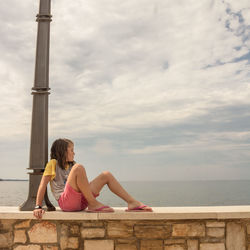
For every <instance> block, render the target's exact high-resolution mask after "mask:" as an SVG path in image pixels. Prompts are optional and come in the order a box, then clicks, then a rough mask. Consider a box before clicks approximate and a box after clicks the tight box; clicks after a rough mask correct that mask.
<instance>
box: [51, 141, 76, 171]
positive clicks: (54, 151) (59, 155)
mask: <svg viewBox="0 0 250 250" xmlns="http://www.w3.org/2000/svg"><path fill="white" fill-rule="evenodd" d="M69 144H74V143H73V142H72V141H71V140H69V139H57V140H55V141H54V142H53V144H52V146H51V150H50V159H55V160H57V162H58V165H59V167H60V168H62V169H65V168H66V166H67V161H66V156H67V149H68V146H69Z"/></svg>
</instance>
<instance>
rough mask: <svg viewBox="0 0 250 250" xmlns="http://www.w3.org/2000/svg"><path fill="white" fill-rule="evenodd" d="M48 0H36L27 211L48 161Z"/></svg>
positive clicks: (31, 207)
mask: <svg viewBox="0 0 250 250" xmlns="http://www.w3.org/2000/svg"><path fill="white" fill-rule="evenodd" d="M50 6H51V0H40V7H39V14H38V15H37V19H36V21H37V22H38V31H37V45H36V66H35V80H34V87H33V88H32V95H33V107H32V125H31V142H30V162H29V168H28V169H30V170H33V172H30V173H29V194H28V199H27V201H26V202H24V203H23V204H22V205H21V206H20V207H19V209H20V210H22V211H31V210H33V209H34V207H35V205H36V204H35V203H36V195H37V190H38V187H39V184H40V180H41V177H42V173H43V170H44V167H45V165H46V163H47V161H48V96H49V90H50V88H49V43H50V22H51V20H52V19H51V17H52V16H51V14H50ZM44 200H45V204H46V206H47V208H48V210H50V211H53V210H55V207H54V206H53V205H52V204H51V202H50V201H49V199H48V195H47V190H46V194H45V197H44Z"/></svg>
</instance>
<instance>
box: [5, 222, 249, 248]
mask: <svg viewBox="0 0 250 250" xmlns="http://www.w3.org/2000/svg"><path fill="white" fill-rule="evenodd" d="M0 249H15V250H28V249H30V250H60V249H84V250H146V249H147V250H149V249H150V250H250V220H249V219H226V220H213V219H212V220H211V219H195V220H83V221H79V220H72V221H70V220H63V218H62V220H40V221H39V220H33V219H26V220H22V219H13V220H11V219H1V220H0Z"/></svg>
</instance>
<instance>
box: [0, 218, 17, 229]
mask: <svg viewBox="0 0 250 250" xmlns="http://www.w3.org/2000/svg"><path fill="white" fill-rule="evenodd" d="M15 222H16V220H1V223H0V230H6V231H12V227H13V224H14V223H15Z"/></svg>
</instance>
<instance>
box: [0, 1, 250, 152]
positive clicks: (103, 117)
mask: <svg viewBox="0 0 250 250" xmlns="http://www.w3.org/2000/svg"><path fill="white" fill-rule="evenodd" d="M10 2H11V5H12V6H16V7H15V8H8V6H9V4H10V3H9V2H8V4H7V2H6V1H2V2H1V3H0V12H1V13H0V14H1V15H0V20H1V22H0V32H1V34H2V35H1V38H0V39H1V42H0V52H1V58H0V79H1V86H0V91H1V93H2V97H1V99H0V112H1V117H2V122H1V124H0V130H1V134H0V138H1V139H2V140H6V139H8V138H10V137H13V136H17V137H19V138H27V137H28V136H29V134H30V116H31V102H32V96H31V95H30V89H31V87H32V85H33V75H34V57H35V39H36V23H35V15H36V13H37V12H38V4H37V3H34V2H33V1H31V0H30V1H25V2H23V1H22V2H20V1H18V0H10ZM249 9H250V3H249V1H245V0H240V1H210V0H204V1H195V0H188V1H186V0H185V1H184V0H178V1H172V2H170V1H164V0H153V1H152V0H139V1H132V0H131V1H130V0H129V1H125V2H124V1H117V0H104V1H97V0H92V1H89V0H86V1H78V0H76V1H71V2H69V1H66V0H60V1H58V0H57V1H52V15H53V21H52V23H51V62H50V87H51V95H50V97H49V98H50V112H49V117H50V118H49V131H50V132H49V133H50V136H51V137H54V138H55V137H57V136H60V137H75V138H77V137H81V138H83V137H85V138H87V137H93V138H99V137H100V135H105V134H109V135H110V134H113V135H115V134H119V133H121V132H122V133H125V132H126V131H127V130H138V131H140V130H141V129H146V128H151V129H155V130H157V128H158V127H171V126H173V125H181V124H185V122H186V121H189V120H192V119H193V120H195V119H198V120H199V119H202V117H205V116H206V115H209V114H210V113H211V112H213V110H215V109H216V108H226V107H233V106H239V105H250V101H249V100H250V96H249V93H250V91H249V86H250V85H249V80H250V79H249V78H250V74H249V64H248V62H249V57H247V56H246V55H247V54H248V53H249V49H250V46H249V41H250V35H249V34H250V31H249V24H250V20H249ZM19 13H25V14H23V15H22V18H20V15H19ZM242 19H243V20H242ZM243 56H245V60H243V58H242V57H243ZM213 119H218V117H214V118H213ZM223 119H228V120H230V119H231V120H234V119H236V118H235V117H230V116H228V117H223ZM218 120H220V119H218ZM219 122H223V121H222V119H221V120H220V121H219ZM191 130H192V128H191ZM195 133H196V132H195ZM197 133H198V132H197ZM241 133H246V131H241ZM220 134H221V132H218V133H217V134H216V135H215V137H214V141H211V142H210V143H208V144H206V143H204V142H203V141H202V137H201V136H200V137H199V139H197V140H198V141H197V144H195V145H196V147H197V148H198V147H199V145H201V144H202V145H203V147H204V148H205V147H212V145H213V143H215V142H216V141H217V140H220ZM199 140H200V141H199ZM200 143H201V144H200ZM234 143H235V145H236V146H235V147H237V145H238V143H239V144H240V142H238V141H237V138H236V137H235V138H234V139H232V142H231V144H230V145H232V147H231V150H234ZM128 144H129V143H128ZM195 145H194V146H195ZM171 146H173V145H171ZM222 146H223V143H222V144H220V145H219V146H218V147H222ZM239 146H240V145H239ZM102 148H105V150H106V151H105V152H104V153H109V154H113V153H114V152H115V150H114V146H113V142H112V140H108V141H105V140H104V141H98V140H97V144H96V146H95V150H97V151H98V152H99V153H100V154H101V151H100V149H102ZM173 149H174V150H176V151H178V150H179V149H181V150H187V145H186V144H180V145H178V146H176V147H173V148H172V149H171V150H173ZM138 150H139V151H138ZM140 150H141V151H140ZM168 150H170V147H169V145H165V144H164V143H163V144H161V143H158V144H157V145H155V146H153V145H144V146H143V147H141V148H134V149H133V148H132V149H131V151H129V152H130V153H134V152H137V153H138V152H139V153H140V152H143V153H145V152H148V153H150V152H151V153H157V152H165V151H168Z"/></svg>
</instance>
